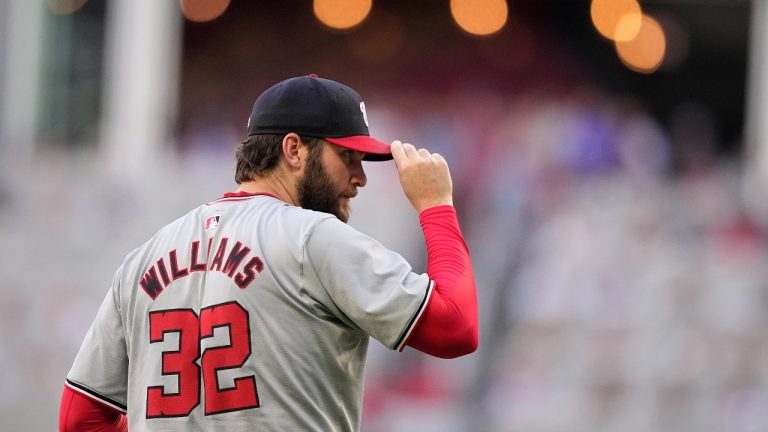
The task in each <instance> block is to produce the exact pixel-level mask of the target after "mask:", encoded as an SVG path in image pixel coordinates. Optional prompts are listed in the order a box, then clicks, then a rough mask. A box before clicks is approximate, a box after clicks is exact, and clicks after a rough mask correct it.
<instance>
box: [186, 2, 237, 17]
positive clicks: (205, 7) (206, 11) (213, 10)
mask: <svg viewBox="0 0 768 432" xmlns="http://www.w3.org/2000/svg"><path fill="white" fill-rule="evenodd" d="M179 5H180V6H181V13H182V14H183V15H184V18H186V19H188V20H190V21H194V22H207V21H212V20H215V19H216V18H218V17H220V16H221V15H222V14H223V13H224V11H226V10H227V8H228V7H229V0H179Z"/></svg>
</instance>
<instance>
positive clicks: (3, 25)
mask: <svg viewBox="0 0 768 432" xmlns="http://www.w3.org/2000/svg"><path fill="white" fill-rule="evenodd" d="M620 18H621V19H620ZM766 28H768V4H766V3H765V2H763V1H762V0H754V1H748V0H640V2H639V3H638V2H637V1H635V0H603V1H600V0H594V1H588V0H572V1H570V0H507V1H505V0H453V1H451V0H439V1H438V0H429V1H426V0H425V1H395V0H390V1H375V2H373V3H372V5H371V2H370V0H367V1H366V0H315V1H313V2H310V1H294V0H286V1H280V2H277V1H275V2H265V1H260V2H253V1H246V0H231V1H229V0H181V1H177V0H165V1H159V0H131V1H121V0H110V1H100V0H88V1H86V0H46V1H43V0H4V1H0V243H1V244H2V250H4V251H5V252H3V254H2V258H0V287H2V300H0V383H1V384H0V424H2V427H0V429H2V430H4V431H10V430H18V431H22V430H23V431H38V430H39V431H49V430H54V429H55V427H56V424H57V410H58V401H59V399H58V398H59V395H60V391H61V388H62V385H63V380H64V377H65V374H66V372H67V371H68V369H69V367H70V365H71V362H72V360H73V358H74V355H75V353H76V351H77V349H78V347H79V344H80V341H81V339H82V336H83V335H84V333H85V331H86V330H87V328H88V325H89V324H90V321H91V320H92V318H93V316H94V314H95V311H96V309H97V307H98V305H99V303H100V301H101V299H102V298H103V295H104V292H105V290H106V289H107V287H108V284H109V283H110V281H111V276H112V273H113V272H114V270H115V269H116V268H117V266H118V265H119V263H120V261H121V260H122V258H123V256H124V255H125V254H126V253H127V252H129V251H130V250H131V249H133V248H134V247H136V246H137V245H138V244H140V243H141V242H143V241H144V240H145V239H146V238H147V237H149V236H150V235H151V234H152V233H154V232H155V231H156V230H157V229H158V228H159V227H161V226H162V225H163V224H165V223H166V222H168V221H170V220H172V219H173V218H175V217H177V216H179V215H181V214H182V213H183V212H186V211H187V210H188V209H191V208H192V207H195V206H197V205H199V204H201V203H203V202H207V201H210V200H213V199H216V198H218V197H219V196H221V195H222V193H224V192H226V191H230V190H233V189H234V187H235V184H234V181H233V179H232V171H233V157H232V152H233V149H234V148H235V146H236V145H237V144H238V143H239V142H240V141H241V140H242V139H243V138H244V134H245V122H246V120H247V118H248V114H249V113H250V108H251V104H252V103H253V100H254V98H255V97H256V96H257V95H258V94H259V93H260V92H261V91H263V90H264V89H266V88H267V87H268V86H270V85H271V84H273V83H275V82H277V81H279V80H282V79H284V78H287V77H291V76H296V75H303V74H308V73H317V74H319V75H320V76H322V77H327V78H331V79H334V80H338V81H342V82H344V83H347V84H349V85H351V86H352V87H354V88H356V89H357V90H358V91H359V92H360V93H361V94H362V95H363V97H364V98H365V100H366V103H367V106H368V109H369V111H368V112H369V118H370V120H371V129H372V133H373V135H375V136H378V137H380V138H382V139H384V140H392V139H401V140H403V141H409V142H412V143H414V144H417V145H419V146H425V147H427V148H429V149H431V150H433V151H438V152H440V153H442V154H444V155H445V156H446V158H447V159H448V161H449V163H450V164H451V166H452V173H453V178H454V184H455V189H456V206H457V208H458V210H459V214H460V216H461V222H462V225H463V228H464V229H465V232H466V235H467V240H468V243H469V245H470V249H471V252H472V256H473V261H474V263H475V265H476V273H477V280H478V285H479V295H480V303H481V305H480V307H481V320H482V321H481V346H480V350H479V351H478V352H477V353H476V354H474V355H472V356H469V357H467V358H463V359H458V360H453V361H443V360H435V359H430V358H427V357H426V356H424V355H421V354H420V353H417V352H415V351H413V350H406V352H405V353H402V354H399V353H394V352H390V351H387V350H386V349H384V348H383V347H382V346H381V345H380V344H378V343H376V342H373V343H372V348H371V353H370V358H369V364H368V369H367V381H366V385H367V387H366V397H365V408H364V418H363V430H364V431H367V432H378V431H381V432H383V431H421V432H429V431H441V432H445V431H457V432H458V431H510V432H517V431H520V432H523V431H525V432H537V431H541V432H559V431H563V432H565V431H568V432H579V431H584V432H587V431H589V432H593V431H617V432H623V431H627V432H630V431H631V432H641V431H649V432H650V431H670V432H673V431H674V432H677V431H697V432H704V431H712V432H716V431H718V432H719V431H722V432H726V431H727V432H741V431H744V432H747V431H766V430H768V336H766V328H768V313H767V312H768V274H767V272H768V265H767V264H768V261H767V260H768V245H767V244H766V226H767V225H766V224H767V223H768V201H767V200H766V195H765V190H766V181H767V179H768V152H766V146H767V145H768V129H767V127H768V126H767V123H768V122H766V120H768V86H767V85H766V82H765V78H766V76H768V59H766V56H765V54H766V52H768V33H766V30H765V29H766ZM366 169H367V170H368V174H369V184H368V186H367V187H366V188H364V189H363V190H362V191H361V194H360V196H359V198H358V199H357V200H356V203H355V204H354V207H353V209H354V212H353V215H352V218H351V221H350V223H351V224H352V225H354V226H356V227H358V228H359V229H361V230H362V231H364V232H367V233H369V234H371V235H373V236H375V237H376V238H379V239H381V240H382V242H383V243H385V244H386V245H388V246H390V247H391V248H393V249H395V250H398V251H400V252H401V253H402V254H403V255H404V256H405V257H406V258H408V259H409V260H410V261H411V262H412V263H415V267H416V269H417V270H418V271H421V270H423V268H424V264H425V258H424V250H423V246H422V240H421V234H420V230H419V227H418V223H417V220H416V217H415V214H414V212H413V210H411V209H410V207H409V206H408V204H407V201H406V200H405V198H404V197H403V196H402V192H401V191H400V188H399V184H398V182H397V176H396V173H395V169H394V166H393V165H392V163H383V164H368V165H367V168H366Z"/></svg>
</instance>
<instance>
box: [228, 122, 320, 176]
mask: <svg viewBox="0 0 768 432" xmlns="http://www.w3.org/2000/svg"><path fill="white" fill-rule="evenodd" d="M284 137H285V135H280V134H259V135H251V136H249V137H248V139H247V140H245V141H243V142H242V143H240V145H239V146H238V147H237V150H235V161H236V166H235V181H236V182H237V184H241V183H243V182H247V181H249V180H253V179H254V178H255V177H261V176H263V175H264V174H266V173H268V172H269V171H272V170H273V169H274V168H275V167H276V166H277V163H278V162H279V161H280V155H282V153H283V138H284ZM299 139H300V140H301V142H302V143H304V145H306V146H307V147H308V148H309V151H310V154H311V155H313V154H315V153H316V152H315V149H316V148H318V149H319V148H321V144H322V143H323V140H322V139H320V138H310V137H303V136H300V137H299Z"/></svg>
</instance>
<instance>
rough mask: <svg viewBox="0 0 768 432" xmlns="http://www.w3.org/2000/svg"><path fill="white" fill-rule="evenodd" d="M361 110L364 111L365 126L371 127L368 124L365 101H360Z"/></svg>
mask: <svg viewBox="0 0 768 432" xmlns="http://www.w3.org/2000/svg"><path fill="white" fill-rule="evenodd" d="M360 112H362V113H363V120H365V127H370V126H369V125H368V113H366V112H365V102H363V101H360Z"/></svg>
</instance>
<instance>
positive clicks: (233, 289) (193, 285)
mask: <svg viewBox="0 0 768 432" xmlns="http://www.w3.org/2000/svg"><path fill="white" fill-rule="evenodd" d="M431 292H432V282H431V280H430V279H429V277H428V276H427V275H426V274H416V273H414V272H413V271H412V269H411V267H410V265H409V264H408V263H407V262H406V261H405V259H403V258H402V257H401V256H400V255H398V254H396V253H394V252H392V251H390V250H388V249H387V248H385V247H384V246H382V245H381V244H380V243H379V242H377V241H376V240H374V239H372V238H370V237H369V236H366V235H365V234H362V233H360V232H358V231H357V230H355V229H354V228H352V227H350V226H348V225H346V224H344V223H342V222H341V221H339V220H338V219H337V218H335V217H334V216H331V215H329V214H326V213H320V212H315V211H310V210H305V209H302V208H299V207H294V206H291V205H288V204H286V203H284V202H282V201H280V200H278V199H277V198H275V197H272V196H270V195H266V194H260V195H248V194H227V195H225V197H224V198H222V199H219V200H217V201H214V202H212V203H209V204H206V205H203V206H200V207H199V208H197V209H195V210H193V211H191V212H189V213H188V214H186V215H185V216H183V217H182V218H180V219H178V220H176V221H175V222H172V223H171V224H169V225H167V226H166V227H165V228H163V229H162V230H160V231H159V232H158V233H157V234H156V235H155V236H154V237H153V238H152V239H150V240H149V241H148V242H147V243H145V244H144V245H142V246H140V247H139V248H138V249H136V250H134V251H133V252H131V253H130V254H129V255H128V256H127V257H126V258H125V261H124V262H123V264H122V265H121V266H120V268H119V269H118V271H117V273H116V274H115V277H114V280H113V282H112V286H111V287H110V289H109V291H108V293H107V296H106V298H105V299H104V301H103V303H102V304H101V307H100V309H99V311H98V313H97V316H96V318H95V320H94V322H93V324H92V326H91V328H90V330H89V331H88V333H87V335H86V337H85V340H84V342H83V345H82V347H81V348H80V351H79V353H78V355H77V357H76V359H75V362H74V365H73V366H72V369H71V370H70V372H69V374H68V375H67V385H69V386H70V387H71V388H72V389H74V390H76V391H79V392H81V393H84V394H87V395H89V396H90V397H92V398H95V399H96V400H98V401H101V402H102V403H105V404H107V405H109V406H112V407H114V408H116V409H118V410H121V411H123V412H127V414H128V425H129V427H130V429H131V431H150V430H151V431H159V430H162V431H189V430H206V431H209V430H210V431H213V430H221V431H225V430H226V431H246V430H247V431H256V430H258V431H262V430H263V431H289V430H307V431H308V430H316V431H354V430H358V429H359V423H360V413H361V404H362V395H363V372H364V367H365V358H366V352H367V348H368V339H369V336H372V337H373V338H375V339H377V340H379V341H380V342H381V343H383V344H384V345H386V346H388V347H390V348H392V349H402V347H403V344H404V343H405V340H406V339H407V337H408V335H409V333H410V332H411V331H412V330H413V327H414V325H415V323H416V322H417V321H418V318H419V315H420V314H421V313H422V312H423V310H424V308H425V305H426V304H427V302H428V299H429V296H430V294H431Z"/></svg>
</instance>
